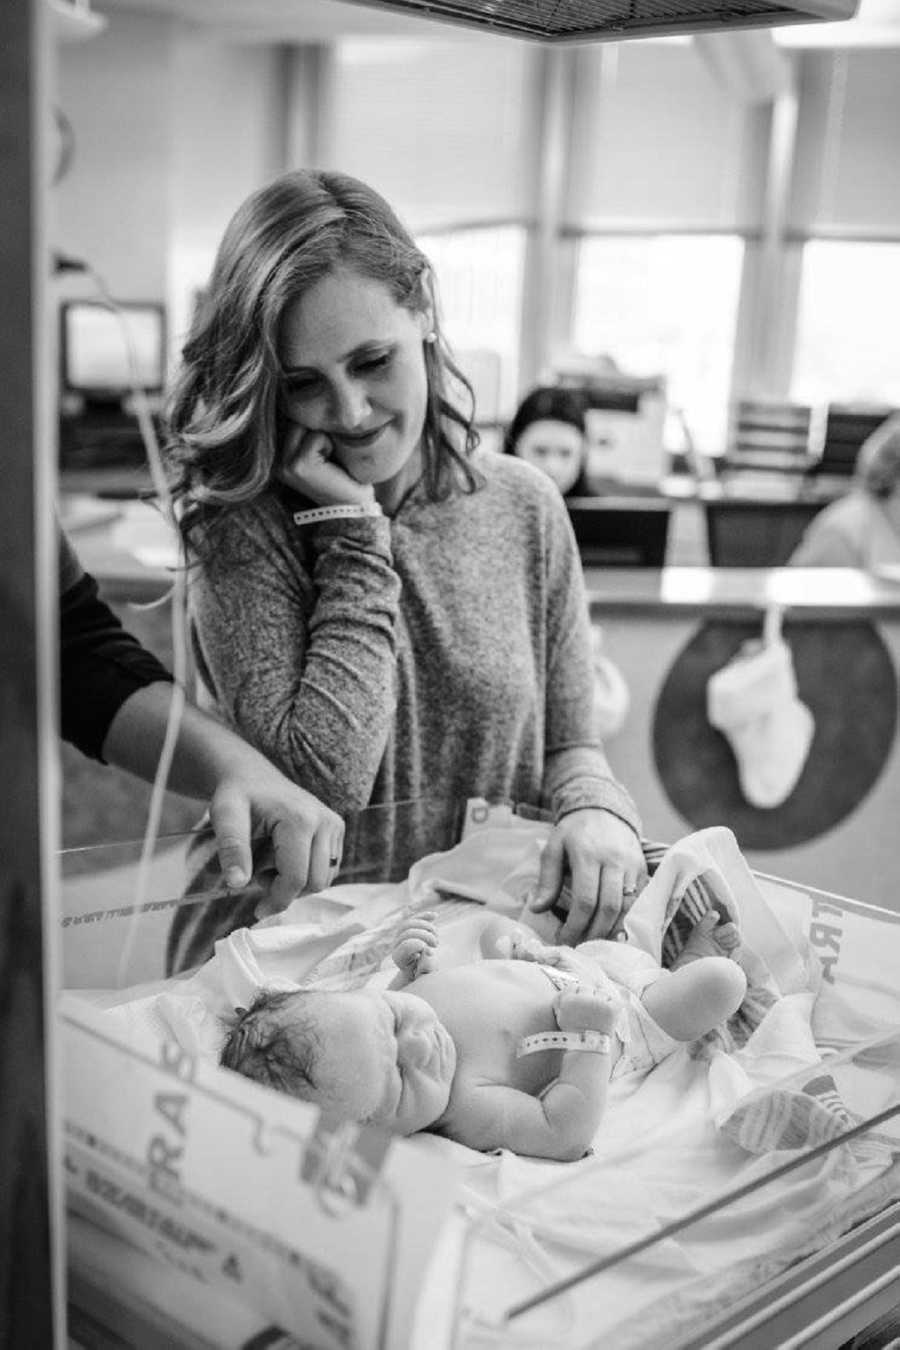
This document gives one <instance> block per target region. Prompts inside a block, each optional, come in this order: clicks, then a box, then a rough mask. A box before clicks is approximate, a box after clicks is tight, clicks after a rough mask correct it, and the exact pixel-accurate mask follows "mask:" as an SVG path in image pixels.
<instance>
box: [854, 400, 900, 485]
mask: <svg viewBox="0 0 900 1350" xmlns="http://www.w3.org/2000/svg"><path fill="white" fill-rule="evenodd" d="M855 477H856V481H857V482H858V483H859V484H860V485H861V486H862V487H863V488H864V489H865V490H866V492H869V493H871V495H872V496H873V497H881V498H885V497H892V496H893V494H894V492H896V490H897V487H898V484H900V413H894V415H893V416H892V417H889V418H888V419H887V421H886V422H882V424H881V426H880V427H876V428H875V430H874V431H873V432H872V434H871V435H870V436H868V437H867V438H866V439H865V441H863V444H862V447H861V449H860V452H859V458H858V459H857V461H856V470H855Z"/></svg>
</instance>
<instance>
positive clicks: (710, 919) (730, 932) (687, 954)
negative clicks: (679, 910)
mask: <svg viewBox="0 0 900 1350" xmlns="http://www.w3.org/2000/svg"><path fill="white" fill-rule="evenodd" d="M720 917H721V916H720V915H719V912H718V910H716V909H710V910H708V911H707V912H706V914H704V915H703V917H702V918H701V919H699V920H698V921H697V923H695V924H694V927H693V928H692V929H691V932H690V935H689V937H688V939H687V941H686V942H685V944H684V946H683V947H682V949H681V951H680V952H679V953H678V956H677V957H676V959H675V960H674V961H673V963H672V969H673V970H677V969H678V968H679V966H686V965H688V964H689V963H690V962H691V961H699V960H700V959H701V958H702V957H704V956H730V957H731V959H732V961H737V959H738V952H739V949H740V945H741V935H740V932H739V931H738V926H737V924H736V923H731V922H728V923H720V922H719V919H720Z"/></svg>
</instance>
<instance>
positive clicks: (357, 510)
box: [294, 502, 383, 525]
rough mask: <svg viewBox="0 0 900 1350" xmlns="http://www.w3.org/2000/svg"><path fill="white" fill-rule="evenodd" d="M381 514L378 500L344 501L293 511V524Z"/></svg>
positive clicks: (311, 523)
mask: <svg viewBox="0 0 900 1350" xmlns="http://www.w3.org/2000/svg"><path fill="white" fill-rule="evenodd" d="M380 515H383V512H382V510H381V507H380V506H379V505H378V502H369V503H366V502H359V503H357V504H353V503H350V502H348V503H346V504H344V505H339V506H317V507H315V508H314V509H313V510H312V511H295V512H294V524H295V525H316V524H318V522H319V521H321V520H347V519H353V518H354V517H357V516H380Z"/></svg>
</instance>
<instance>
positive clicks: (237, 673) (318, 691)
mask: <svg viewBox="0 0 900 1350" xmlns="http://www.w3.org/2000/svg"><path fill="white" fill-rule="evenodd" d="M475 463H476V466H477V467H478V469H479V470H480V472H481V474H482V475H483V478H484V484H483V486H482V487H480V488H479V489H478V490H476V491H475V492H473V493H465V492H463V491H461V490H460V491H458V492H455V493H454V495H453V496H451V497H450V498H449V499H448V500H445V501H439V502H433V501H430V500H428V498H427V497H426V495H425V493H424V490H423V487H422V484H421V483H420V484H419V485H418V486H417V487H416V488H414V490H413V491H412V492H411V493H410V494H409V496H408V497H407V498H406V499H405V500H404V502H403V503H402V505H401V507H400V509H399V510H398V512H397V514H396V515H395V516H394V517H393V518H392V519H388V518H386V517H384V518H380V519H378V518H365V519H362V518H360V519H352V520H351V519H346V520H338V521H331V522H328V523H319V524H316V525H306V526H298V525H295V523H294V521H293V516H292V510H291V505H292V504H291V503H289V502H287V501H286V499H285V498H283V497H279V496H278V495H276V494H275V493H272V494H268V495H266V496H264V497H262V498H261V499H259V500H258V501H257V502H256V503H255V504H254V505H253V506H252V507H251V508H248V509H246V510H244V511H243V512H240V513H237V514H235V515H234V516H233V517H232V518H231V519H230V521H229V523H228V526H227V538H226V539H225V540H224V541H223V542H224V544H225V547H222V546H221V545H219V546H217V549H216V554H215V556H214V557H213V558H212V559H211V560H210V561H209V562H207V563H205V564H204V566H203V568H202V569H199V570H198V571H197V573H196V574H195V577H194V581H193V583H192V588H191V606H192V615H193V620H194V626H195V637H196V644H197V654H198V660H199V663H200V668H201V673H202V675H203V677H204V679H205V681H206V683H207V684H208V686H209V688H210V692H211V693H212V695H213V697H214V698H215V700H216V703H217V704H218V707H219V709H220V711H221V712H222V714H223V715H224V716H225V718H226V719H227V720H228V721H229V722H231V723H232V724H233V725H234V726H235V727H237V729H238V730H239V731H240V732H241V733H242V734H243V735H244V736H245V737H247V739H248V740H250V741H251V742H252V743H253V744H254V745H256V746H257V747H258V748H259V749H260V750H262V751H263V753H264V754H266V755H268V756H269V757H270V758H271V759H272V760H274V761H275V763H276V764H278V765H279V766H280V768H281V769H282V770H283V771H284V772H285V773H286V774H287V775H288V776H289V777H290V778H292V779H294V780H295V781H296V782H297V783H299V784H301V786H303V787H304V788H307V789H308V790H309V791H311V792H313V793H315V794H316V795H317V796H319V797H320V798H322V800H323V801H325V802H327V803H328V804H329V805H330V806H332V807H333V808H334V809H335V810H337V811H339V812H342V813H345V812H347V811H351V810H353V809H354V808H358V807H362V806H366V805H369V804H374V803H387V802H396V801H403V800H408V799H429V798H430V799H441V800H443V801H445V802H446V801H450V800H452V799H458V798H460V797H466V796H471V795H481V796H485V797H488V798H499V799H504V800H509V801H515V802H527V803H529V804H531V805H535V806H536V805H542V806H545V807H547V808H549V809H550V810H551V811H552V812H553V814H554V817H555V818H557V819H558V818H559V817H560V816H562V815H564V814H566V813H567V812H568V811H571V810H574V809H576V808H577V807H580V806H600V807H605V808H607V809H609V810H611V811H613V812H614V813H615V814H616V815H619V816H620V817H621V818H622V819H624V820H626V821H627V822H628V823H629V824H631V825H632V826H633V827H634V828H635V829H636V830H637V829H638V828H639V822H638V818H637V814H636V811H635V808H634V805H633V803H632V802H631V799H630V798H629V797H628V794H627V793H626V792H625V791H624V789H622V788H621V786H620V785H619V784H618V783H617V782H616V781H615V780H614V779H613V777H612V774H611V771H610V768H609V765H608V763H607V761H606V758H605V756H604V754H603V751H602V748H601V746H600V745H599V743H598V742H597V741H596V740H595V739H593V738H592V732H591V704H592V696H593V675H592V667H591V654H590V642H589V621H588V612H587V605H586V601H585V593H584V583H583V578H582V572H581V567H580V563H579V559H578V553H577V549H576V545H575V541H574V538H573V535H572V531H571V527H570V524H569V520H568V515H567V513H566V510H565V507H564V504H563V501H562V498H561V497H560V495H559V493H558V491H557V489H556V488H555V486H554V485H553V484H552V483H551V482H550V480H549V479H548V478H546V477H545V476H544V475H543V474H541V473H539V472H538V471H537V470H535V469H532V468H531V467H530V466H529V465H526V464H524V463H523V462H522V461H520V460H517V459H515V458H513V457H511V456H506V455H498V454H494V453H491V452H488V451H479V452H477V453H476V456H475ZM235 554H237V555H239V556H233V555H235ZM404 828H409V825H408V823H407V825H406V826H405V827H404ZM414 829H415V830H416V831H419V832H421V837H420V838H419V839H418V840H416V841H413V840H408V841H407V842H408V843H409V845H410V847H409V849H408V850H407V849H404V852H405V853H407V852H408V853H409V856H410V857H411V856H412V855H413V854H414V853H415V852H416V849H417V848H418V849H419V850H421V849H423V848H424V849H426V850H428V849H431V848H435V847H443V846H445V844H446V843H447V842H450V840H449V839H442V838H440V837H438V835H437V834H436V833H435V832H434V830H432V831H431V833H430V835H429V826H428V823H427V821H424V820H421V819H417V821H416V824H415V826H414ZM388 834H390V830H389V829H388V828H387V827H386V836H387V835H388ZM370 846H374V847H375V848H376V851H377V848H378V845H377V844H376V845H370ZM385 847H386V848H387V849H388V850H390V849H391V848H392V847H393V846H392V845H391V844H390V842H389V840H388V839H387V837H386V838H385Z"/></svg>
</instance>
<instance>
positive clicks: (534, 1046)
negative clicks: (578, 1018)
mask: <svg viewBox="0 0 900 1350" xmlns="http://www.w3.org/2000/svg"><path fill="white" fill-rule="evenodd" d="M611 1049H612V1041H611V1040H610V1038H609V1033H608V1032H606V1031H539V1032H538V1033H537V1035H536V1036H523V1037H522V1039H521V1040H520V1041H519V1044H518V1045H517V1047H516V1059H521V1058H522V1056H523V1055H534V1054H537V1052H538V1050H586V1051H588V1053H589V1054H593V1055H608V1054H609V1052H610V1050H611Z"/></svg>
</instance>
